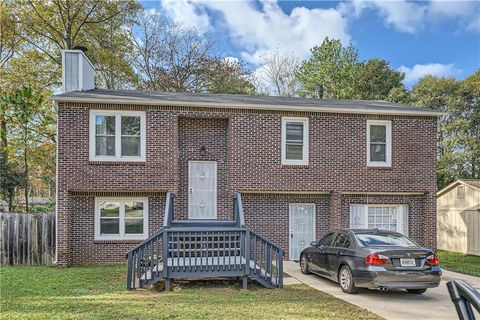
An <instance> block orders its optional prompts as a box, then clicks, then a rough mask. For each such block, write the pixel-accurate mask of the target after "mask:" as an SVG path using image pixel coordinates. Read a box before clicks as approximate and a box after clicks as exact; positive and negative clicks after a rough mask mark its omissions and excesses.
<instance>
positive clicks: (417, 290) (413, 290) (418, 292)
mask: <svg viewBox="0 0 480 320" xmlns="http://www.w3.org/2000/svg"><path fill="white" fill-rule="evenodd" d="M407 291H408V293H411V294H422V293H425V291H427V289H407Z"/></svg>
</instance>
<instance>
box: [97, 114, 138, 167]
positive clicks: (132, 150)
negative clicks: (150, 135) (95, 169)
mask: <svg viewBox="0 0 480 320" xmlns="http://www.w3.org/2000/svg"><path fill="white" fill-rule="evenodd" d="M145 132H146V129H145V112H142V111H140V112H138V111H109V110H91V111H90V161H145Z"/></svg>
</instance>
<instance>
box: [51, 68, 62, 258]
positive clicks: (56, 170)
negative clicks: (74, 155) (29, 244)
mask: <svg viewBox="0 0 480 320" xmlns="http://www.w3.org/2000/svg"><path fill="white" fill-rule="evenodd" d="M62 69H63V68H62ZM52 106H53V108H55V109H56V110H57V128H56V132H57V133H56V134H57V145H56V146H55V258H54V259H53V264H57V260H58V144H59V138H60V137H59V135H58V105H57V104H56V102H55V101H53V102H52Z"/></svg>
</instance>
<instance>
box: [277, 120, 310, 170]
mask: <svg viewBox="0 0 480 320" xmlns="http://www.w3.org/2000/svg"><path fill="white" fill-rule="evenodd" d="M282 164H286V165H307V164H308V118H287V117H283V118H282Z"/></svg>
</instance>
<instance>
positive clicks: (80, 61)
mask: <svg viewBox="0 0 480 320" xmlns="http://www.w3.org/2000/svg"><path fill="white" fill-rule="evenodd" d="M85 51H87V48H85V47H80V46H78V47H75V48H74V49H73V50H63V51H62V91H63V92H69V91H79V90H90V89H94V88H95V81H94V78H95V68H94V67H93V64H92V63H91V62H90V60H88V58H87V56H86V55H85V53H84V52H85Z"/></svg>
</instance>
